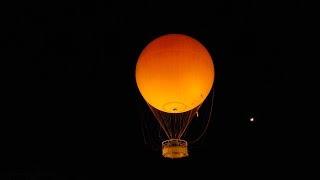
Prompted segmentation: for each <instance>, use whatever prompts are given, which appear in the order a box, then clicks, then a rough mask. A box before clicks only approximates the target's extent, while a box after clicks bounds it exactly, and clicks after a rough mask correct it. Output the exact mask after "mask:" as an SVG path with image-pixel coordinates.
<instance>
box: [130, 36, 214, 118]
mask: <svg viewBox="0 0 320 180" xmlns="http://www.w3.org/2000/svg"><path fill="white" fill-rule="evenodd" d="M213 81H214V67H213V62H212V59H211V56H210V54H209V52H208V51H207V49H206V48H205V47H204V46H203V45H202V44H201V43H200V42H198V41H197V40H195V39H193V38H191V37H189V36H186V35H181V34H169V35H164V36H161V37H159V38H157V39H155V40H153V41H152V42H151V43H149V44H148V45H147V46H146V47H145V48H144V50H143V51H142V53H141V55H140V57H139V59H138V62H137V65H136V82H137V85H138V88H139V90H140V92H141V94H142V96H143V97H144V99H145V100H146V101H147V102H148V104H149V105H151V106H152V107H154V108H156V109H158V110H160V111H163V112H167V113H182V112H186V111H189V110H192V109H194V108H195V107H197V106H199V105H200V104H202V102H203V101H204V100H205V98H206V97H207V96H208V94H209V92H210V90H211V87H212V84H213Z"/></svg>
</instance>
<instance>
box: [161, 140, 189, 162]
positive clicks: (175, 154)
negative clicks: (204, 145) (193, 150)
mask: <svg viewBox="0 0 320 180" xmlns="http://www.w3.org/2000/svg"><path fill="white" fill-rule="evenodd" d="M162 156H163V157H165V158H171V159H176V158H183V157H187V156H188V143H187V141H185V140H181V139H169V140H166V141H163V142H162Z"/></svg>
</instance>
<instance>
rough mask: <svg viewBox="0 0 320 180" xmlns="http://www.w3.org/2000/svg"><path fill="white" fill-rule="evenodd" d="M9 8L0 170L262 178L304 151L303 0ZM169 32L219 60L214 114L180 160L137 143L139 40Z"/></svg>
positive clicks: (32, 174)
mask: <svg viewBox="0 0 320 180" xmlns="http://www.w3.org/2000/svg"><path fill="white" fill-rule="evenodd" d="M8 7H10V9H9V10H8V12H7V11H5V16H4V17H6V18H4V19H5V20H4V23H5V24H4V29H5V33H4V39H3V40H4V42H5V46H4V48H2V49H3V50H4V55H5V57H6V59H7V61H4V63H5V65H4V66H2V68H3V72H5V74H4V76H3V77H4V83H5V84H4V86H3V87H4V88H5V89H6V90H7V91H5V93H3V95H4V96H5V97H4V98H5V99H6V100H7V101H4V104H5V105H4V106H3V111H4V113H3V117H2V118H1V119H2V120H1V149H2V150H3V153H1V168H2V172H4V173H3V174H4V175H3V177H8V178H10V177H13V178H18V179H19V178H20V179H23V178H26V177H28V178H31V179H32V178H34V179H37V178H38V179H39V178H40V179H42V178H47V179H60V178H61V179H67V177H72V176H75V177H74V178H73V179H85V178H88V179H91V178H92V176H95V175H98V176H100V175H102V176H106V177H108V176H109V175H110V174H115V175H117V176H125V175H129V176H131V175H137V176H138V177H139V176H143V175H146V173H149V172H150V173H154V175H153V176H157V174H159V175H160V174H162V175H164V177H166V176H168V174H173V175H180V174H181V173H182V174H183V175H189V174H193V172H194V174H200V176H199V178H203V177H202V176H205V175H209V176H211V177H216V176H217V175H222V176H228V175H232V174H233V175H235V174H238V175H240V174H248V175H251V174H253V172H255V173H256V172H263V173H261V174H260V175H259V176H264V174H270V173H272V172H282V171H283V167H284V166H287V165H288V164H291V163H294V162H295V161H296V159H293V158H292V156H295V157H299V156H297V155H299V153H297V152H296V151H294V152H293V151H292V149H295V146H296V145H295V142H294V141H295V140H296V136H295V134H294V131H295V129H294V128H293V126H294V125H295V124H297V123H298V122H297V121H296V119H297V113H295V112H296V109H295V107H296V103H297V96H296V94H297V92H296V91H295V90H293V89H296V87H297V86H298V85H297V83H296V82H297V81H300V79H299V76H298V75H297V74H298V72H299V71H298V70H297V69H298V68H297V67H298V63H299V62H301V61H302V60H301V57H302V51H301V49H303V43H302V41H303V40H304V39H303V36H300V35H301V33H302V30H301V29H302V27H303V23H304V17H303V13H302V10H303V8H304V3H303V2H302V1H288V2H281V3H280V2H266V3H263V2H259V3H258V2H255V1H249V0H245V1H222V0H221V1H220V0H219V1H211V2H209V1H194V2H186V1H180V2H178V1H157V2H154V1H128V2H127V1H105V2H94V1H90V2H89V1H88V2H83V3H81V2H77V3H69V4H68V3H62V4H58V3H52V4H50V3H46V4H45V3H39V2H38V3H30V2H25V3H19V4H14V5H12V4H11V5H8ZM7 24H8V25H7ZM167 33H182V34H186V35H190V36H192V37H194V38H196V39H198V40H199V41H200V42H202V43H203V44H204V45H205V46H206V47H207V48H208V50H209V51H210V53H211V54H212V56H213V57H214V64H215V69H216V79H215V84H214V92H215V101H214V109H213V112H214V114H213V116H212V121H211V124H210V126H209V128H208V131H207V133H206V135H205V136H204V137H203V138H202V139H201V141H200V142H199V143H196V144H194V145H193V146H191V147H190V157H189V158H187V159H184V160H177V161H171V160H166V159H163V158H162V157H161V151H160V149H158V150H157V149H154V148H153V146H152V145H150V144H145V143H144V137H143V133H142V130H141V122H142V120H143V118H145V117H146V114H148V113H150V112H149V111H148V109H147V106H146V104H145V102H144V100H143V99H142V97H141V95H140V93H139V91H138V89H137V87H136V84H135V78H134V70H135V63H136V61H137V58H138V56H139V54H140V52H141V51H142V49H143V48H144V47H145V46H146V45H147V44H148V43H149V42H150V41H151V40H153V39H154V38H156V37H158V36H160V35H164V34H167ZM207 110H208V107H204V111H207ZM147 117H148V115H147ZM149 117H150V118H152V116H150V114H149ZM250 117H254V118H255V122H250V121H249V119H250ZM294 153H295V154H294ZM293 154H294V155H293ZM269 164H270V165H269ZM134 168H137V170H134ZM117 171H120V173H116V172H117ZM131 171H133V172H134V173H129V172H131ZM234 173H235V174H234ZM148 176H149V175H148ZM71 179H72V178H71Z"/></svg>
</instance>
